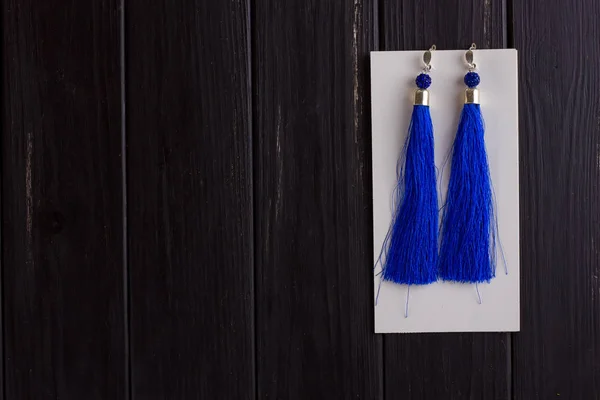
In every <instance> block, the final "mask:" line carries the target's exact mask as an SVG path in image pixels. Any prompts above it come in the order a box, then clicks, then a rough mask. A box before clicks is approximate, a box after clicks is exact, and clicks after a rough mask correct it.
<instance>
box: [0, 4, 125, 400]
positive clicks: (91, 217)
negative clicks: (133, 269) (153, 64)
mask: <svg viewBox="0 0 600 400" xmlns="http://www.w3.org/2000/svg"><path fill="white" fill-rule="evenodd" d="M2 9H3V22H4V24H3V26H4V30H3V32H4V51H5V54H4V62H5V64H4V67H5V69H4V74H3V84H4V90H3V100H4V102H3V104H4V118H3V133H2V193H3V199H2V230H3V235H2V236H3V241H4V243H3V248H2V249H3V251H2V261H3V262H2V264H3V268H4V270H3V279H4V281H3V289H4V293H3V295H4V301H5V303H4V333H5V337H4V349H5V353H4V365H5V379H6V386H5V395H6V399H59V398H60V399H117V400H118V399H125V398H126V397H127V396H126V392H127V388H126V359H125V358H126V353H125V330H124V325H125V316H124V309H125V304H124V293H123V288H124V284H123V268H124V263H123V234H122V231H123V229H122V222H123V218H122V217H123V215H122V190H121V187H122V186H121V185H122V169H121V121H122V120H121V90H120V89H121V82H120V67H121V64H120V51H119V46H120V24H119V21H120V17H121V16H120V12H119V2H118V1H116V0H102V1H101V0H90V1H76V2H69V3H65V4H61V5H60V7H57V5H56V4H53V2H47V1H43V0H7V1H5V2H3V3H2Z"/></svg>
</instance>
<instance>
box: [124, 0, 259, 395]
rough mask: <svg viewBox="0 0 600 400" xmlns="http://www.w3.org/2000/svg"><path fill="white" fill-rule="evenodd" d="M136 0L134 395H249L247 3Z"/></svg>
mask: <svg viewBox="0 0 600 400" xmlns="http://www.w3.org/2000/svg"><path fill="white" fill-rule="evenodd" d="M127 5H128V8H127V15H126V17H127V18H126V37H127V47H126V54H127V62H126V65H127V144H128V162H127V182H128V207H127V209H128V243H129V246H128V252H129V263H130V272H131V275H130V286H131V361H132V365H131V367H132V389H133V397H134V398H135V399H149V398H153V399H154V398H157V399H252V398H254V392H255V391H254V375H253V368H254V358H253V357H254V349H253V344H254V337H253V333H254V329H253V321H254V311H253V256H252V240H253V239H252V231H253V228H252V218H253V206H252V162H251V160H252V158H251V135H250V128H251V122H250V106H249V103H250V96H249V37H248V33H247V32H248V29H249V28H248V25H247V18H248V4H247V2H246V1H225V2H223V1H211V2H207V1H200V0H198V1H185V2H176V3H173V2H168V1H163V2H152V3H148V2H146V1H142V0H132V1H130V2H128V3H127Z"/></svg>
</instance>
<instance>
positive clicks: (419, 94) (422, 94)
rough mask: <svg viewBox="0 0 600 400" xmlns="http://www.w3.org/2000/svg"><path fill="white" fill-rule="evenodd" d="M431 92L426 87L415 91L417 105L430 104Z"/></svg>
mask: <svg viewBox="0 0 600 400" xmlns="http://www.w3.org/2000/svg"><path fill="white" fill-rule="evenodd" d="M428 105H429V92H428V91H427V90H425V89H417V90H416V91H415V106H428Z"/></svg>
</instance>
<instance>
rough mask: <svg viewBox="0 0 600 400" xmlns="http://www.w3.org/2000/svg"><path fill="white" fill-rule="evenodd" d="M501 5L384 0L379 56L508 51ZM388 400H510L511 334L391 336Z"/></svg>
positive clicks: (387, 363)
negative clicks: (432, 51)
mask: <svg viewBox="0 0 600 400" xmlns="http://www.w3.org/2000/svg"><path fill="white" fill-rule="evenodd" d="M504 12H505V4H504V3H503V2H502V1H495V0H494V1H485V2H484V1H478V0H451V1H444V2H439V1H434V0H427V1H419V2H416V1H410V2H406V1H405V2H397V1H392V0H382V5H381V13H380V21H381V24H380V27H379V28H380V31H381V37H382V41H381V43H380V46H381V49H382V50H417V49H426V48H429V47H430V46H431V45H432V44H436V45H437V47H438V49H440V50H443V49H460V48H464V49H465V50H466V49H467V48H468V47H469V46H470V44H471V43H473V42H475V43H476V44H477V46H478V47H479V48H502V47H505V45H506V39H505V32H506V25H505V19H504ZM384 343H385V346H384V349H385V398H386V399H397V398H402V399H457V400H458V399H461V400H462V399H508V398H509V397H510V384H511V382H510V367H511V363H510V355H511V353H510V344H511V338H510V335H509V334H506V333H485V334H483V333H477V334H472V333H461V334H458V333H451V334H406V335H386V336H385V339H384Z"/></svg>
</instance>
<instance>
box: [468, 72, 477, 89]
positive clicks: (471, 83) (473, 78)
mask: <svg viewBox="0 0 600 400" xmlns="http://www.w3.org/2000/svg"><path fill="white" fill-rule="evenodd" d="M479 82H480V79H479V74H478V73H477V72H467V74H466V75H465V85H467V86H468V87H470V88H474V87H477V85H479Z"/></svg>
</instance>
